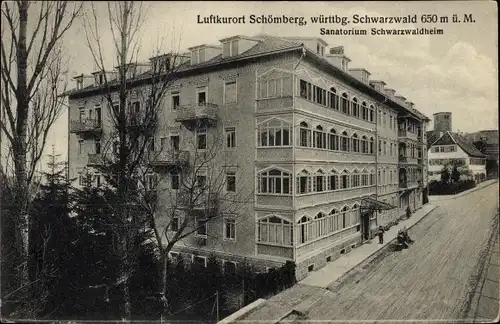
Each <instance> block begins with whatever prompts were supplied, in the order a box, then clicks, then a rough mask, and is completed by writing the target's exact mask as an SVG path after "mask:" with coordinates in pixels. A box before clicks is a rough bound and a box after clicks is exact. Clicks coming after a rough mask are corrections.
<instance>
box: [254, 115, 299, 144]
mask: <svg viewBox="0 0 500 324" xmlns="http://www.w3.org/2000/svg"><path fill="white" fill-rule="evenodd" d="M258 142H259V145H260V146H290V145H291V144H292V126H291V125H290V124H289V123H287V122H285V121H283V120H280V119H272V120H269V121H267V122H264V123H262V124H260V125H259V129H258Z"/></svg>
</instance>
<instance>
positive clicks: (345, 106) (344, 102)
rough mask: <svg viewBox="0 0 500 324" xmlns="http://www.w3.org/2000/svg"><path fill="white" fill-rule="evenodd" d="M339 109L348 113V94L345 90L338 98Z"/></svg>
mask: <svg viewBox="0 0 500 324" xmlns="http://www.w3.org/2000/svg"><path fill="white" fill-rule="evenodd" d="M340 111H342V112H343V113H344V114H346V115H349V96H348V95H347V93H345V92H344V93H343V94H342V98H340Z"/></svg>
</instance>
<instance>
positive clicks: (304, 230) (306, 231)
mask: <svg viewBox="0 0 500 324" xmlns="http://www.w3.org/2000/svg"><path fill="white" fill-rule="evenodd" d="M298 224H299V228H298V229H299V243H300V244H303V243H306V242H307V241H309V240H310V239H311V234H312V233H311V232H312V231H311V228H310V227H311V226H309V225H310V224H311V219H310V218H309V217H307V216H302V218H301V219H300V220H299V221H298Z"/></svg>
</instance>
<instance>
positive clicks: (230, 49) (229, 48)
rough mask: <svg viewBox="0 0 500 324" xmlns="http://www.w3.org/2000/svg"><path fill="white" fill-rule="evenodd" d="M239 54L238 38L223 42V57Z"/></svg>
mask: <svg viewBox="0 0 500 324" xmlns="http://www.w3.org/2000/svg"><path fill="white" fill-rule="evenodd" d="M235 55H238V40H237V39H235V40H233V41H230V42H225V43H222V57H231V56H235Z"/></svg>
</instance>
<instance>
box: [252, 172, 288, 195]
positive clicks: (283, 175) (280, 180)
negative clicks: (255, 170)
mask: <svg viewBox="0 0 500 324" xmlns="http://www.w3.org/2000/svg"><path fill="white" fill-rule="evenodd" d="M259 177H260V179H259V182H258V183H259V187H258V192H259V193H270V194H278V195H279V194H282V195H289V194H291V192H292V190H291V182H292V181H291V180H292V176H291V174H290V173H287V172H283V171H280V170H270V171H267V172H262V173H260V174H259Z"/></svg>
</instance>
